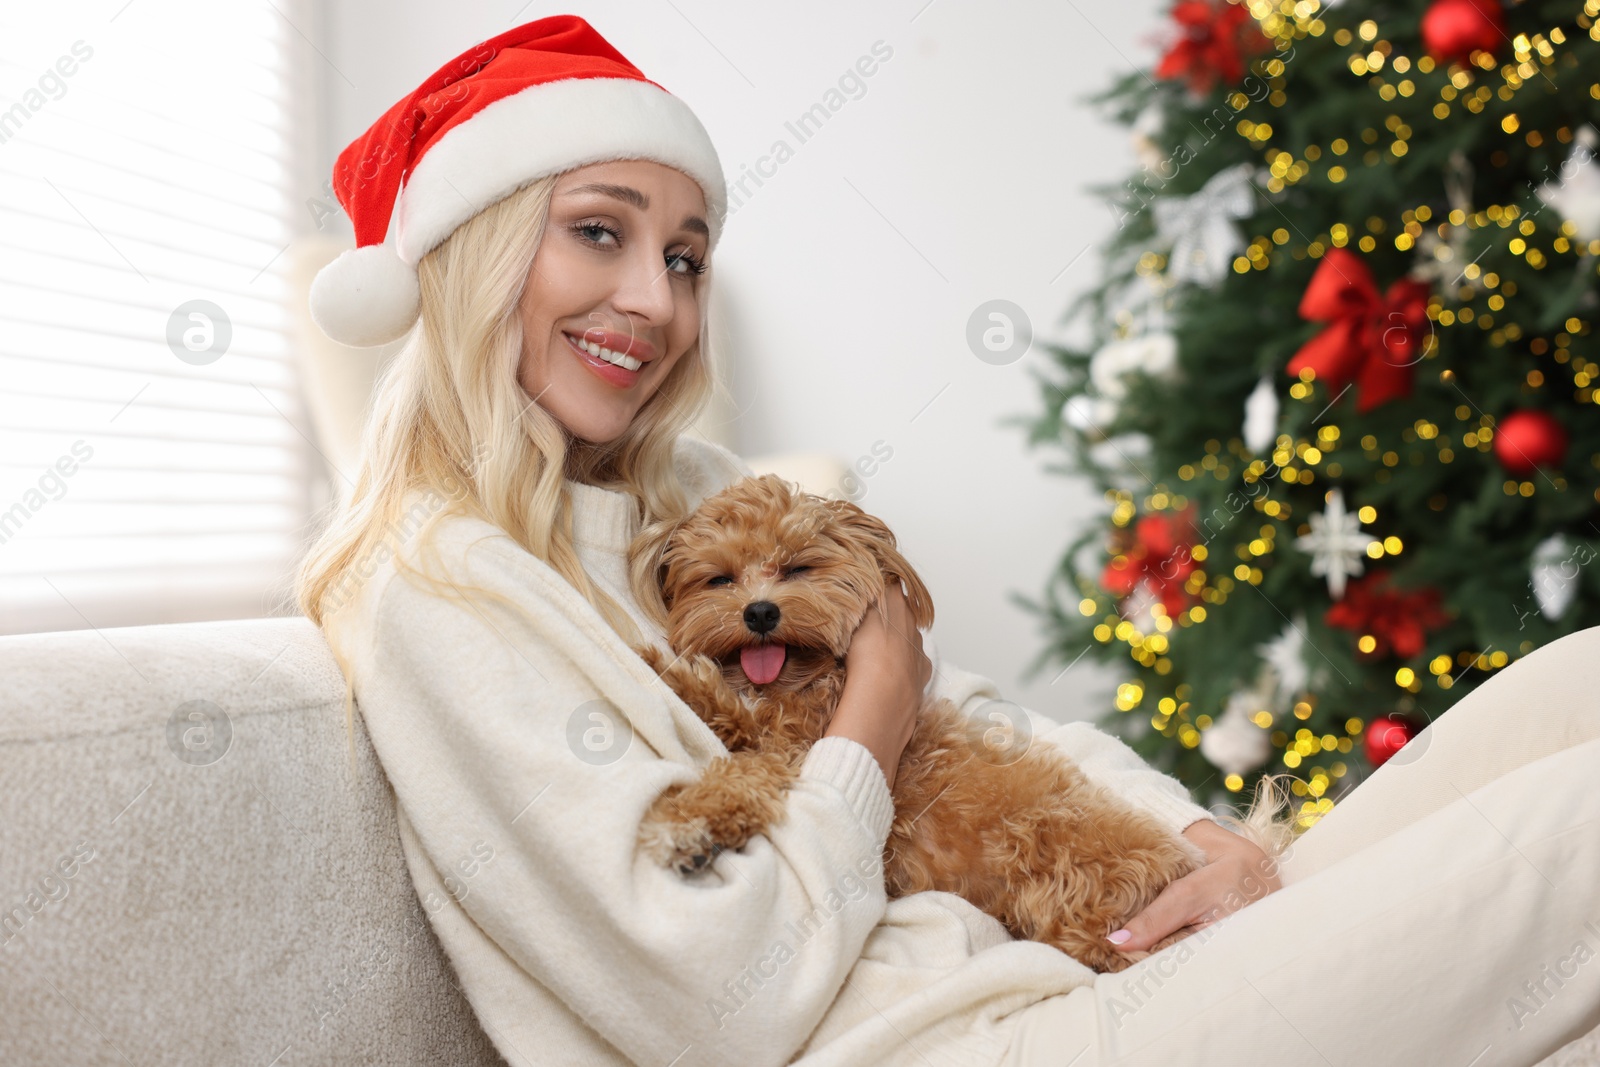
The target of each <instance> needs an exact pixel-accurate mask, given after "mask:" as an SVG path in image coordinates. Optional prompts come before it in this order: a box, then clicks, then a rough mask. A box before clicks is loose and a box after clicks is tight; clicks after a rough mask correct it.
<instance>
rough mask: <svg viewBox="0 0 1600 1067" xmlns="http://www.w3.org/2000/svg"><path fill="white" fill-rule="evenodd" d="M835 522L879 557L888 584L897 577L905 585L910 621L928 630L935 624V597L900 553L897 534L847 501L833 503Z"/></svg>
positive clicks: (834, 501) (879, 564)
mask: <svg viewBox="0 0 1600 1067" xmlns="http://www.w3.org/2000/svg"><path fill="white" fill-rule="evenodd" d="M828 504H829V506H830V507H831V508H832V509H833V513H834V519H835V521H837V522H838V523H839V524H840V525H842V526H844V527H845V528H846V529H848V530H851V531H854V532H855V533H857V534H859V535H861V536H862V537H864V538H865V539H866V541H867V544H868V545H870V546H871V547H872V554H873V555H874V556H875V557H877V560H878V569H879V570H881V571H882V572H883V574H884V579H885V581H887V580H888V579H890V578H898V579H900V581H901V582H902V583H903V584H904V586H905V591H906V603H907V604H908V605H909V606H910V608H911V621H912V623H913V624H915V626H916V627H917V629H919V630H926V629H927V628H928V627H930V626H932V625H933V597H932V596H931V595H930V594H929V593H928V587H927V586H926V585H924V584H923V581H922V577H921V576H920V575H919V574H917V571H916V568H915V567H913V566H911V563H910V561H909V560H907V559H906V557H905V556H904V555H902V554H901V553H900V549H899V548H898V547H897V545H896V543H895V539H894V533H893V532H892V531H891V530H890V529H889V527H888V526H887V525H885V524H884V521H883V520H882V519H880V518H878V517H877V516H876V515H869V514H867V513H866V512H865V511H862V510H861V509H860V508H859V507H857V506H856V505H855V504H853V503H851V502H850V501H848V500H837V499H836V500H830V501H828Z"/></svg>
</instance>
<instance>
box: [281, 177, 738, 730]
mask: <svg viewBox="0 0 1600 1067" xmlns="http://www.w3.org/2000/svg"><path fill="white" fill-rule="evenodd" d="M559 177H560V175H553V176H550V177H546V178H542V179H540V180H538V181H535V182H533V183H531V184H529V185H527V186H524V187H523V188H522V189H520V190H518V191H517V192H515V193H513V194H511V195H510V196H507V197H506V198H505V199H503V200H500V201H498V202H497V203H495V204H493V205H491V206H489V207H487V208H485V209H484V210H483V211H481V212H479V213H478V214H477V215H475V216H473V217H472V218H471V219H469V220H468V221H467V222H465V223H462V224H461V226H459V227H458V228H457V229H456V230H455V232H454V233H452V234H451V235H450V236H449V237H448V238H447V239H446V240H445V241H444V242H443V243H442V244H440V245H439V246H438V247H437V248H435V249H433V250H432V251H431V252H429V253H428V254H427V255H426V256H424V257H423V258H422V260H421V262H420V263H418V265H417V275H418V279H419V283H420V288H421V317H420V319H419V321H418V324H417V325H416V326H414V327H413V328H412V331H411V333H410V334H409V335H408V337H407V339H406V342H405V344H404V346H403V347H402V348H401V349H400V351H399V352H398V353H397V354H396V355H395V357H394V360H393V361H392V363H391V364H390V365H389V367H388V368H387V369H386V370H385V372H384V373H383V375H382V377H381V379H380V380H379V382H378V386H377V390H376V395H375V398H374V401H373V407H372V411H371V413H370V415H369V416H368V419H367V422H366V425H365V427H364V429H363V435H362V450H361V451H362V459H361V468H360V473H359V475H358V477H357V480H356V484H355V488H354V490H353V491H352V493H351V494H350V496H349V498H348V500H346V501H343V502H340V501H335V502H333V503H332V504H330V505H329V508H328V511H330V512H331V515H329V516H328V517H327V521H326V526H325V527H324V529H323V530H322V532H321V533H320V534H319V535H318V536H317V538H316V539H315V541H314V543H313V544H312V545H311V547H310V550H309V551H308V552H307V554H306V556H305V558H304V559H303V560H302V562H301V564H300V566H299V568H298V571H297V573H296V575H295V578H294V598H295V601H296V603H297V605H298V607H299V609H300V610H301V612H303V613H304V614H305V615H306V616H307V617H308V618H310V619H311V621H312V622H313V623H315V624H316V625H317V626H319V627H320V628H321V629H322V630H323V633H324V636H325V637H327V638H328V639H329V644H330V646H331V647H333V651H334V655H335V657H336V658H337V659H338V660H339V662H340V665H341V667H342V668H344V674H345V679H346V684H347V693H346V695H347V700H346V715H347V724H348V722H349V720H350V718H351V713H352V707H353V690H351V689H350V688H349V687H350V685H351V684H352V683H351V678H350V671H349V669H348V660H347V657H345V656H344V655H343V654H342V653H341V650H340V649H339V648H338V647H337V644H336V642H335V641H334V639H333V634H332V632H331V631H332V627H331V625H330V623H331V622H332V620H333V619H334V617H335V616H337V614H338V612H339V611H340V609H342V608H343V607H345V606H346V605H347V604H348V603H350V602H352V601H353V600H354V599H355V594H356V593H358V592H359V590H360V587H361V584H362V583H363V582H364V580H365V576H366V575H368V574H370V573H371V569H372V565H373V563H374V562H375V561H381V560H383V559H387V558H390V557H392V558H394V560H395V564H396V568H397V569H399V570H400V571H401V572H402V573H403V574H408V575H410V576H411V577H413V578H415V579H418V580H420V581H422V582H425V583H426V584H427V585H428V587H429V588H430V589H432V590H433V591H436V592H440V593H442V594H445V595H450V592H451V591H456V592H462V591H461V590H459V589H458V588H457V587H456V586H455V585H453V584H450V583H446V584H449V590H446V589H445V588H443V587H442V586H441V585H440V584H439V582H438V581H436V580H434V578H433V576H431V575H428V574H424V573H422V572H419V571H416V570H414V569H413V568H411V567H409V566H407V565H406V564H405V562H404V559H403V557H402V555H401V553H400V552H399V551H398V549H399V547H400V546H399V545H398V544H397V543H396V542H397V540H398V541H404V540H410V539H413V538H415V539H417V543H418V545H419V548H420V547H423V546H428V545H429V543H430V542H429V536H430V534H431V531H432V530H433V528H434V524H435V523H436V522H437V521H438V520H439V519H440V518H442V517H443V516H445V515H449V514H459V515H468V516H472V517H477V518H481V519H484V520H486V521H487V522H489V523H491V524H492V525H494V526H497V527H499V528H500V529H501V530H503V531H504V532H505V533H506V534H507V535H508V536H510V537H511V539H512V540H514V541H515V542H516V543H517V544H519V545H521V546H522V547H523V548H524V549H526V550H527V551H528V552H530V553H532V554H533V555H534V556H537V557H538V558H539V559H541V560H543V561H544V562H545V563H547V564H549V565H550V566H551V567H552V568H553V569H554V570H555V571H556V573H558V574H559V575H561V577H562V578H563V579H565V580H566V581H567V582H568V583H569V584H570V585H571V586H572V587H573V588H574V589H576V590H577V591H578V592H579V593H581V594H582V595H583V596H584V598H585V599H587V600H588V601H589V602H590V603H591V604H593V605H594V607H595V608H596V610H597V611H599V613H600V615H601V617H603V618H604V619H605V620H606V621H607V622H608V623H609V624H610V625H611V627H612V628H613V629H614V630H616V631H617V633H618V634H620V635H621V636H622V637H623V638H624V640H626V641H627V642H628V643H630V644H638V643H639V642H640V641H641V640H642V638H641V635H640V633H639V631H638V628H637V627H636V626H635V624H634V622H633V620H632V619H631V618H630V617H629V616H628V614H627V612H626V611H625V610H624V609H623V608H622V607H621V606H620V605H619V604H617V603H616V602H615V600H614V599H613V598H612V597H610V596H608V595H606V593H605V591H604V590H602V589H600V588H599V587H598V586H596V585H595V584H594V583H593V582H592V581H591V580H590V578H589V576H588V574H587V573H586V572H585V571H584V569H583V567H582V565H581V564H580V563H579V561H578V556H577V553H576V551H575V550H574V548H573V544H572V501H571V499H570V497H571V494H570V492H569V491H568V489H567V487H566V485H565V479H566V478H569V477H570V478H572V479H573V480H574V481H579V482H584V483H586V484H592V485H597V486H601V487H604V488H608V489H614V490H621V491H624V492H626V493H628V494H629V495H630V496H632V497H633V499H634V500H635V502H636V503H637V504H638V506H639V508H640V519H641V529H640V533H639V535H638V536H637V537H636V538H635V539H634V542H633V544H632V545H631V546H630V547H629V559H630V567H629V572H630V573H629V584H630V586H631V591H632V593H633V595H634V598H635V600H636V601H637V602H638V604H639V606H640V607H641V608H642V609H643V611H644V612H645V614H646V615H647V617H649V618H651V619H653V620H655V621H656V622H657V624H662V623H664V621H665V618H666V609H665V606H664V605H663V604H662V602H661V593H660V588H659V586H658V584H657V581H656V572H655V567H654V566H653V559H654V557H655V555H656V553H657V550H658V549H659V547H660V545H661V543H662V542H663V541H664V540H665V538H666V535H667V534H668V533H669V532H670V530H671V528H672V527H673V526H674V525H676V523H677V522H679V521H681V519H682V518H683V517H684V516H685V515H686V514H687V512H688V511H689V503H688V497H687V494H686V493H685V492H684V489H683V487H682V486H681V485H680V484H679V481H678V478H677V475H676V473H675V471H674V469H673V463H672V453H673V444H674V442H675V441H676V439H677V437H678V436H679V434H681V433H683V432H684V431H685V430H686V429H687V428H688V427H689V425H690V424H691V423H692V422H693V421H694V419H695V417H696V416H697V415H698V414H699V412H700V411H701V409H702V408H703V407H704V406H705V404H706V403H707V402H708V400H710V398H711V396H712V394H713V391H714V390H715V389H716V388H718V385H717V382H716V380H715V377H714V375H713V374H712V373H711V370H710V367H709V358H710V353H709V352H708V351H707V344H706V320H707V308H708V304H709V296H710V288H711V286H710V281H711V272H709V271H708V272H707V273H706V274H705V275H703V276H701V278H700V281H699V282H698V283H697V284H698V286H699V287H700V290H699V291H700V297H701V299H700V301H699V304H700V332H699V339H698V340H697V342H696V343H695V344H694V345H693V346H692V347H691V348H690V349H689V351H688V352H686V353H685V354H684V355H683V356H682V357H680V358H679V360H678V362H677V364H676V365H674V366H673V368H672V370H671V373H670V374H669V375H668V377H667V380H666V381H664V382H663V383H662V384H661V387H660V388H659V389H658V390H657V391H656V393H655V394H654V395H653V396H652V397H651V398H650V399H649V400H648V401H647V402H646V403H645V404H644V406H643V407H642V408H641V409H640V410H639V412H638V413H637V414H636V415H635V416H634V419H633V421H632V423H631V424H630V425H629V426H628V428H627V430H626V431H625V432H624V433H623V434H622V436H621V437H619V438H618V439H617V440H615V441H612V442H609V443H607V444H606V445H604V446H595V445H592V444H589V443H588V442H585V441H583V440H581V439H578V438H575V437H573V436H572V435H571V434H570V433H569V432H568V431H567V430H566V428H565V427H564V426H562V425H561V424H560V423H559V422H558V421H557V420H556V419H555V417H554V416H552V415H551V414H550V413H549V412H547V411H545V410H544V409H543V408H541V407H540V406H539V405H538V404H537V403H535V402H533V401H532V400H530V399H529V397H528V394H527V392H526V391H525V390H524V389H523V388H522V386H521V384H520V383H519V381H518V369H519V367H520V364H521V360H522V340H523V338H522V322H521V319H520V317H519V315H518V304H519V303H520V301H521V299H522V295H523V288H524V285H525V283H526V280H527V277H528V274H529V272H530V270H531V265H532V262H533V258H534V254H535V252H536V251H537V250H538V247H539V242H540V240H541V239H542V237H543V234H544V228H545V222H546V219H547V218H548V217H549V211H550V200H551V194H552V192H553V190H554V188H555V184H556V182H557V180H558V179H559ZM412 490H421V491H423V492H424V493H425V494H427V496H426V498H425V499H427V501H428V503H429V505H431V506H424V505H422V504H414V505H413V506H412V507H411V508H410V509H409V510H408V511H405V512H403V511H402V505H403V503H404V499H405V497H406V496H407V494H408V493H410V492H411V491H412ZM475 591H476V592H478V593H480V594H486V595H492V594H488V591H487V590H482V589H477V590H475ZM494 599H497V600H501V601H503V600H504V598H503V597H498V596H496V597H494ZM512 606H513V607H516V605H512Z"/></svg>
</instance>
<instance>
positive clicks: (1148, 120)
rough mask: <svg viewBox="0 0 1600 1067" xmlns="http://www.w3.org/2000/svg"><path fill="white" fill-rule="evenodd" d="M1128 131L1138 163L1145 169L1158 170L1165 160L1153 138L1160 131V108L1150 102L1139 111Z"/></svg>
mask: <svg viewBox="0 0 1600 1067" xmlns="http://www.w3.org/2000/svg"><path fill="white" fill-rule="evenodd" d="M1129 132H1130V134H1131V139H1132V141H1133V154H1134V156H1135V157H1137V158H1138V160H1139V165H1140V166H1141V167H1143V168H1144V169H1145V170H1151V171H1159V170H1160V169H1161V164H1162V163H1164V162H1166V157H1164V156H1163V155H1162V154H1161V146H1160V145H1158V144H1156V140H1155V138H1156V135H1157V134H1159V133H1160V132H1161V109H1160V108H1158V107H1156V106H1155V105H1154V104H1151V105H1150V106H1149V107H1147V108H1145V109H1144V110H1143V111H1141V112H1139V117H1138V118H1136V119H1134V120H1133V126H1132V128H1131V129H1130V131H1129Z"/></svg>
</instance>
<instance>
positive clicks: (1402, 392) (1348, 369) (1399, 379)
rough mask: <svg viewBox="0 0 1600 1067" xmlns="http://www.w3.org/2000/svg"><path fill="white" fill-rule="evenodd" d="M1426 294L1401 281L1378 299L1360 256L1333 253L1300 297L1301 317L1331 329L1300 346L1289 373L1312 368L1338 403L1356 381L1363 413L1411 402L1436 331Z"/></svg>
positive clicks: (1413, 281)
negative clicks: (1401, 399)
mask: <svg viewBox="0 0 1600 1067" xmlns="http://www.w3.org/2000/svg"><path fill="white" fill-rule="evenodd" d="M1428 295H1429V290H1428V286H1427V284H1426V283H1424V282H1420V281H1417V280H1416V279H1415V278H1401V279H1400V280H1398V281H1396V282H1395V283H1394V284H1393V285H1391V286H1389V291H1388V292H1386V293H1384V294H1383V295H1382V296H1379V295H1378V286H1377V284H1376V283H1375V282H1374V281H1373V280H1372V271H1371V270H1370V269H1369V268H1368V267H1367V264H1366V262H1365V261H1364V260H1363V259H1362V258H1361V257H1360V256H1357V255H1356V254H1354V253H1353V252H1350V251H1349V250H1347V249H1343V248H1334V249H1330V250H1329V252H1328V254H1327V255H1325V256H1323V257H1322V262H1321V263H1319V264H1318V265H1317V269H1316V272H1315V273H1314V274H1312V275H1311V284H1309V285H1307V286H1306V291H1305V295H1304V296H1302V297H1301V298H1300V317H1301V318H1303V319H1310V320H1312V321H1313V322H1326V323H1327V324H1328V327H1327V329H1325V330H1323V331H1322V332H1321V333H1319V334H1317V335H1316V336H1315V337H1313V338H1312V339H1311V340H1309V341H1307V342H1306V343H1305V344H1303V345H1301V346H1300V351H1298V352H1296V353H1295V355H1294V358H1293V359H1291V360H1290V361H1289V373H1290V374H1292V375H1294V376H1295V377H1299V376H1300V372H1301V371H1302V370H1304V369H1305V368H1307V367H1309V368H1311V370H1312V371H1314V372H1315V373H1316V376H1317V379H1318V380H1319V381H1322V382H1325V383H1327V386H1328V388H1329V389H1330V390H1331V391H1332V393H1333V395H1335V396H1337V395H1338V394H1339V393H1340V392H1342V391H1343V390H1344V388H1345V386H1347V385H1348V384H1350V383H1351V382H1352V381H1353V382H1355V385H1356V410H1357V411H1371V410H1372V409H1373V408H1375V407H1378V406H1379V405H1381V404H1386V403H1388V402H1389V401H1391V400H1394V399H1396V398H1398V397H1404V396H1410V395H1411V383H1412V379H1413V378H1414V377H1415V371H1416V364H1417V361H1418V360H1420V359H1421V358H1422V353H1423V341H1424V339H1425V338H1426V336H1427V331H1428V330H1429V328H1430V325H1431V324H1430V323H1429V321H1428Z"/></svg>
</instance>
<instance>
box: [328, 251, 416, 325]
mask: <svg viewBox="0 0 1600 1067" xmlns="http://www.w3.org/2000/svg"><path fill="white" fill-rule="evenodd" d="M419 303H420V294H419V292H418V289H417V271H416V268H415V267H413V266H411V265H410V264H409V263H406V262H405V261H404V260H402V259H401V258H400V257H399V256H397V255H395V253H394V249H393V248H391V247H390V246H389V245H387V244H381V245H368V246H367V247H365V248H352V249H350V250H349V251H348V252H343V253H341V254H340V255H339V258H337V259H335V260H334V261H333V262H332V263H329V264H328V265H327V266H325V267H323V268H322V269H321V270H320V271H318V272H317V276H316V278H315V279H314V280H313V281H312V283H311V318H312V321H314V322H315V323H316V324H317V326H318V327H319V328H320V329H321V330H322V332H323V333H325V334H327V335H328V336H329V337H331V338H333V339H334V340H335V341H338V342H339V343H340V344H344V345H351V346H353V347H356V348H370V347H372V346H374V345H382V344H387V343H389V342H390V341H393V340H395V339H396V338H397V337H400V336H402V335H404V334H405V332H406V331H407V330H409V329H410V328H411V326H412V324H413V323H414V322H416V321H417V308H418V305H419Z"/></svg>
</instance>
